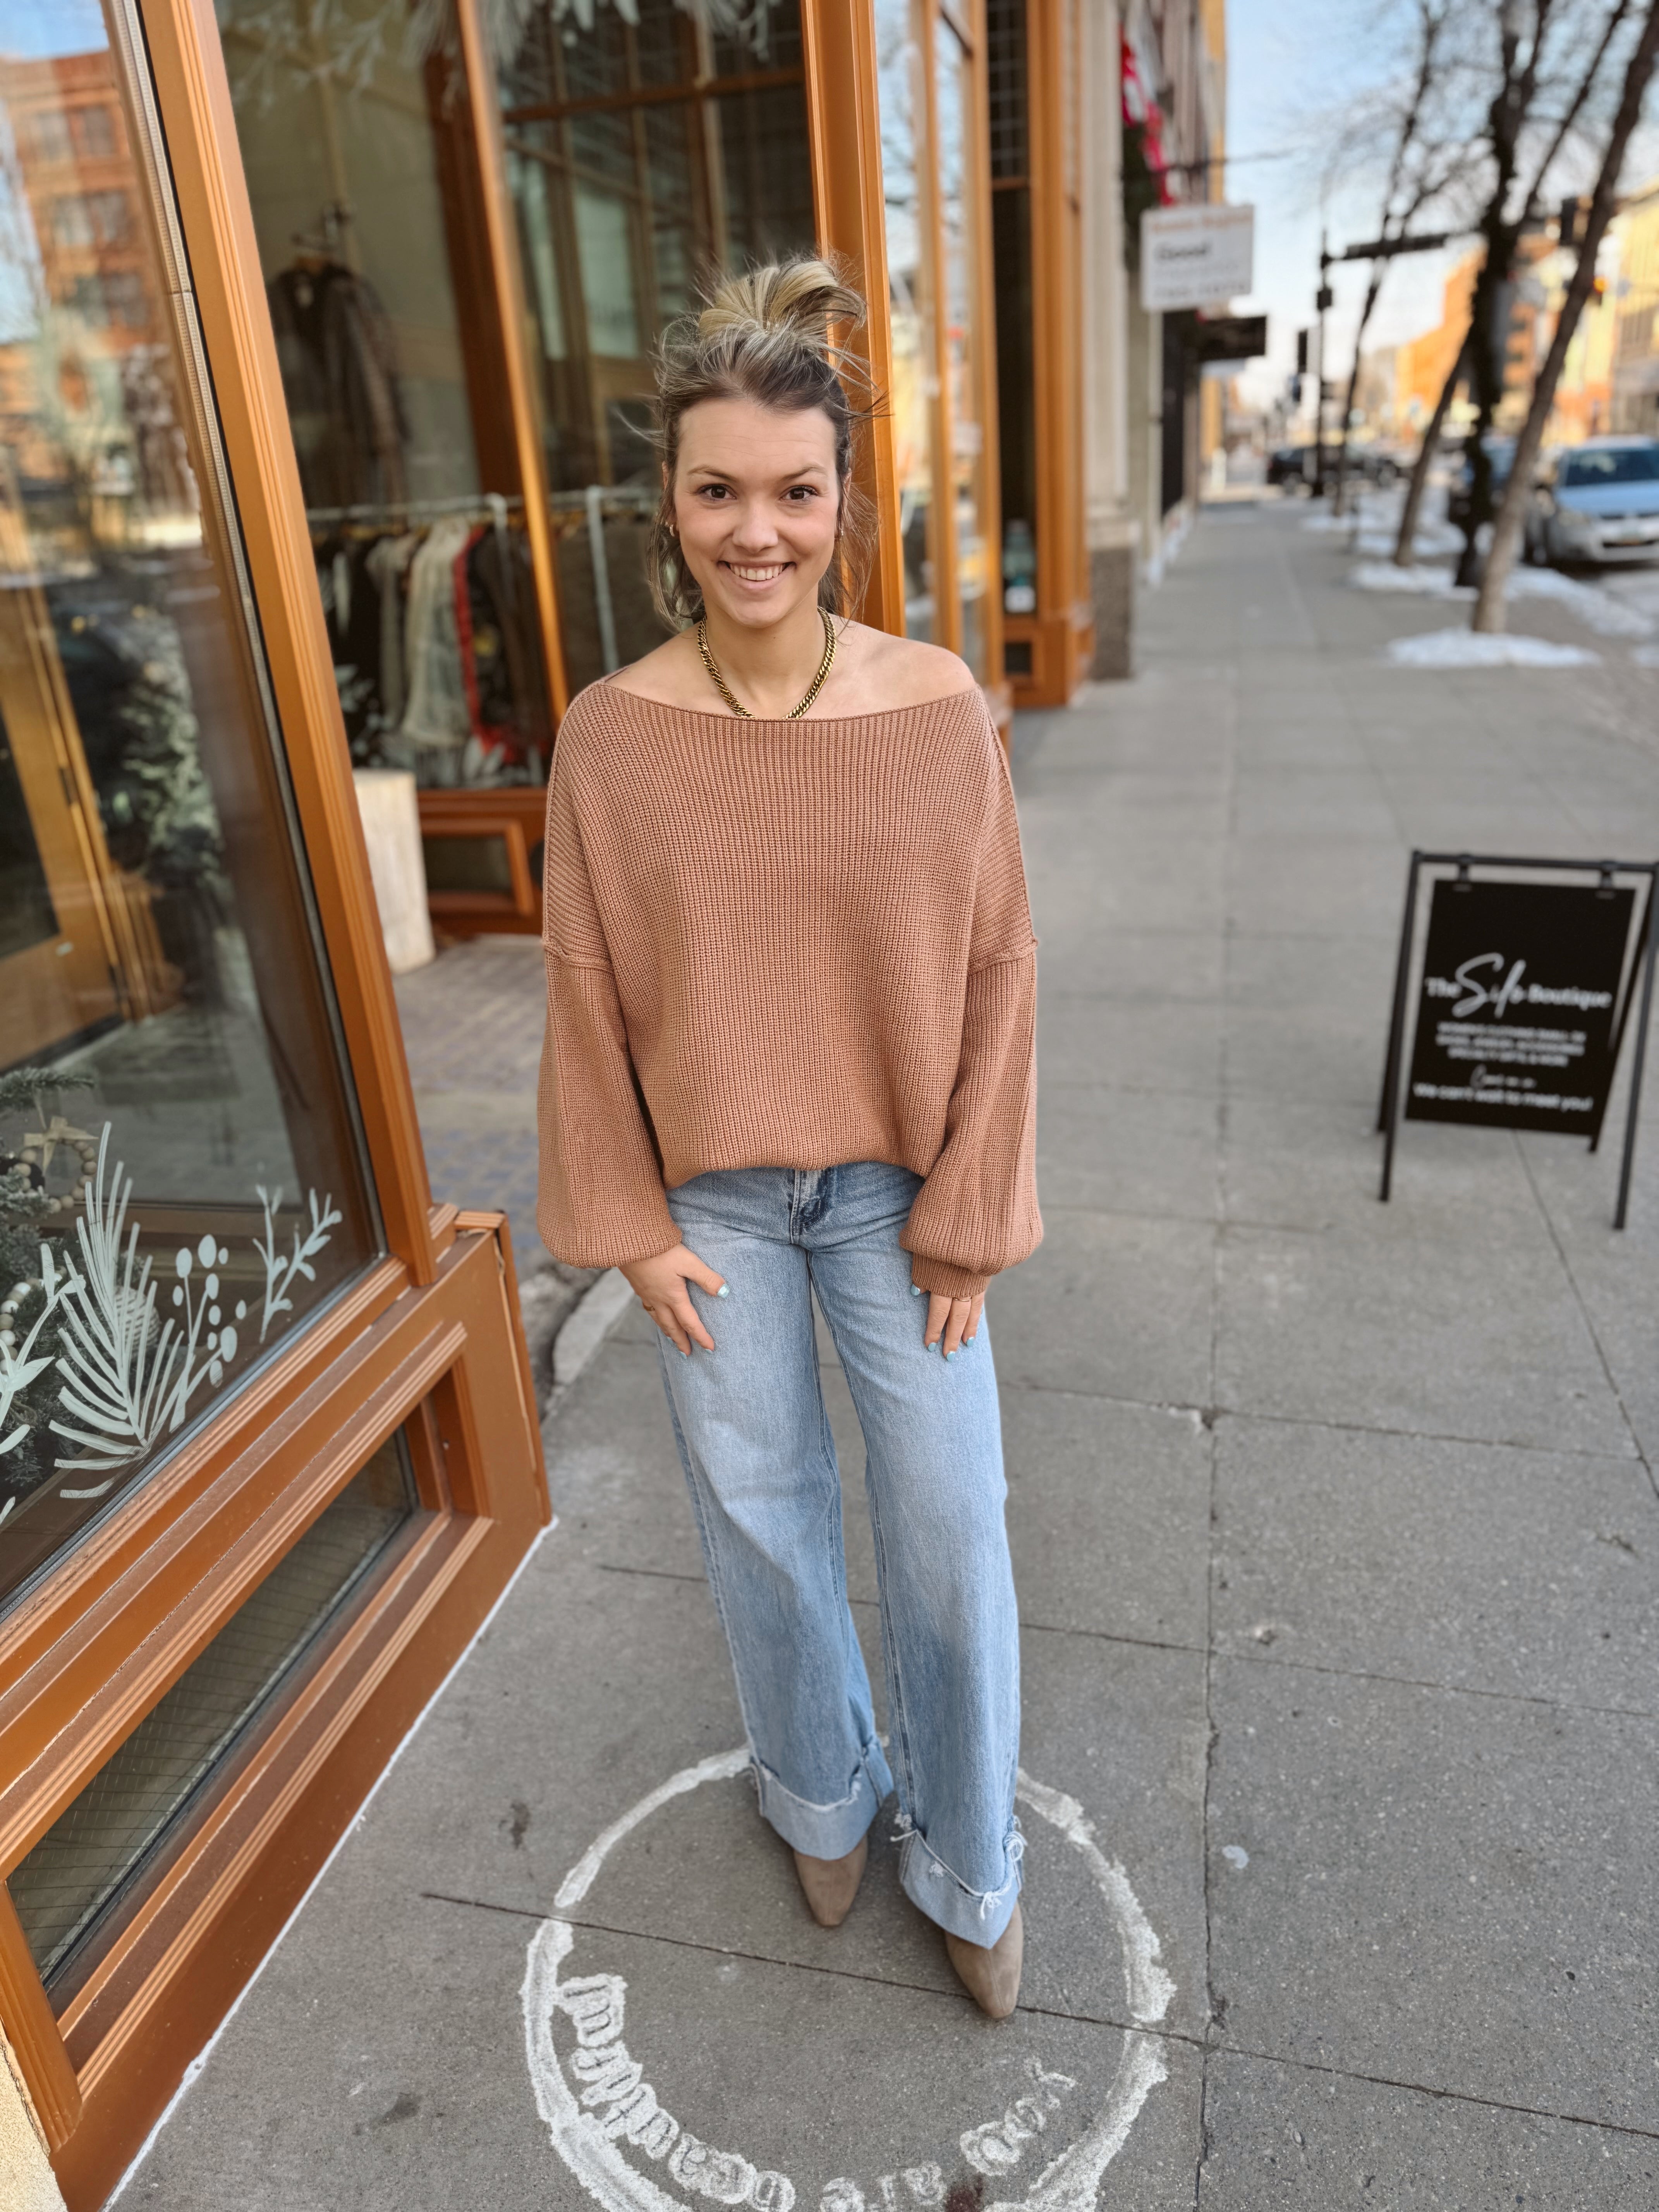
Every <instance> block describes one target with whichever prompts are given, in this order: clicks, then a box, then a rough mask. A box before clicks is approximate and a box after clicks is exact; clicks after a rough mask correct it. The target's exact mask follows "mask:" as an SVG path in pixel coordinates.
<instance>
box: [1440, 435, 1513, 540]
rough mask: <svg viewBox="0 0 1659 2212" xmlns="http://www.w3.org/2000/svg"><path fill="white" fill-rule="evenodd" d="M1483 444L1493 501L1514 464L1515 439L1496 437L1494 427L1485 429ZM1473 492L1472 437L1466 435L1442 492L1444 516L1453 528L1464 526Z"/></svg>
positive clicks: (1501, 494)
mask: <svg viewBox="0 0 1659 2212" xmlns="http://www.w3.org/2000/svg"><path fill="white" fill-rule="evenodd" d="M1486 458H1487V459H1489V460H1490V461H1491V463H1492V499H1493V501H1494V502H1496V501H1498V500H1499V499H1501V498H1502V497H1503V495H1504V485H1505V484H1506V483H1508V482H1509V480H1510V469H1511V468H1512V467H1513V466H1514V465H1515V441H1514V439H1513V438H1500V437H1499V436H1498V435H1497V434H1496V433H1495V432H1494V431H1490V430H1489V431H1488V432H1487V433H1486ZM1473 497H1474V439H1473V438H1466V439H1465V440H1464V441H1463V445H1462V452H1461V453H1459V455H1458V457H1457V460H1456V463H1455V466H1454V467H1453V470H1452V477H1451V483H1450V485H1449V488H1448V489H1447V492H1446V520H1447V521H1448V522H1449V523H1450V525H1451V526H1452V528H1453V529H1454V530H1465V529H1467V528H1468V520H1469V509H1470V501H1472V499H1473Z"/></svg>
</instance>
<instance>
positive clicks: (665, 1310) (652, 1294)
mask: <svg viewBox="0 0 1659 2212" xmlns="http://www.w3.org/2000/svg"><path fill="white" fill-rule="evenodd" d="M621 1272H622V1273H623V1275H624V1276H625V1277H626V1278H627V1281H628V1285H629V1289H630V1290H631V1291H633V1293H634V1295H635V1297H636V1298H637V1299H638V1300H639V1302H640V1304H641V1305H642V1306H643V1307H644V1308H645V1310H646V1311H647V1313H648V1314H649V1315H650V1316H651V1318H652V1320H653V1322H656V1324H657V1327H658V1328H659V1329H660V1330H661V1331H662V1333H663V1334H664V1335H665V1337H666V1338H667V1339H668V1340H669V1342H670V1343H671V1345H672V1346H673V1347H674V1349H675V1351H676V1352H680V1353H682V1354H683V1355H684V1357H685V1358H687V1359H689V1358H690V1357H691V1346H692V1345H693V1344H700V1345H702V1348H703V1350H704V1351H705V1352H712V1351H713V1350H714V1338H713V1337H712V1336H710V1334H708V1330H707V1329H706V1328H704V1327H703V1325H702V1322H700V1321H699V1320H698V1318H697V1310H696V1307H695V1306H694V1305H693V1304H692V1303H691V1295H690V1291H688V1290H687V1289H686V1287H685V1286H686V1285H687V1283H689V1282H690V1283H695V1284H696V1286H697V1288H698V1289H699V1290H700V1291H708V1294H709V1296H710V1297H716V1298H723V1297H725V1296H726V1284H725V1281H724V1279H722V1278H721V1277H720V1276H719V1275H717V1274H716V1273H714V1269H713V1268H712V1267H704V1266H703V1264H702V1261H701V1260H700V1259H698V1257H697V1255H696V1253H695V1252H688V1251H687V1249H685V1247H684V1244H677V1245H676V1246H675V1247H674V1249H673V1250H672V1251H671V1252H659V1253H658V1254H657V1255H656V1257H655V1258H654V1259H653V1260H634V1261H629V1264H628V1266H627V1267H623V1269H622V1270H621Z"/></svg>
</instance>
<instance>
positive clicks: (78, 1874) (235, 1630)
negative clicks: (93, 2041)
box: [9, 1436, 416, 1980]
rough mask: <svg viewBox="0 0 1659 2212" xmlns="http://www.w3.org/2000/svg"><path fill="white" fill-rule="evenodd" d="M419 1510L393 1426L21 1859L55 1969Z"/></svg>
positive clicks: (29, 1931)
mask: <svg viewBox="0 0 1659 2212" xmlns="http://www.w3.org/2000/svg"><path fill="white" fill-rule="evenodd" d="M415 1510H416V1501H415V1487H414V1482H413V1480H412V1477H411V1474H410V1466H409V1457H408V1451H407V1448H406V1447H405V1445H404V1441H403V1438H402V1437H401V1436H396V1437H392V1438H390V1439H389V1440H388V1441H387V1442H386V1443H384V1444H382V1445H381V1447H380V1450H379V1451H377V1452H376V1453H375V1455H374V1458H373V1459H372V1460H370V1462H368V1466H367V1467H365V1468H363V1469H362V1473H361V1474H357V1475H356V1477H354V1479H353V1480H351V1481H350V1482H349V1484H348V1485H347V1486H346V1487H345V1489H344V1490H343V1491H342V1492H341V1493H340V1495H339V1496H338V1497H337V1498H336V1499H335V1500H334V1503H333V1504H331V1506H329V1507H328V1508H327V1510H325V1512H324V1513H323V1514H322V1515H320V1516H319V1518H318V1519H317V1520H316V1521H314V1522H313V1523H312V1525H311V1527H310V1528H308V1529H307V1531H306V1533H305V1534H304V1535H303V1536H301V1539H300V1541H299V1542H298V1543H297V1544H295V1547H294V1548H293V1549H292V1551H290V1552H289V1553H288V1554H287V1556H286V1557H285V1558H284V1559H282V1560H281V1561H280V1562H279V1563H278V1565H276V1566H275V1567H273V1568H272V1570H271V1571H270V1574H269V1575H267V1576H266V1577H265V1579H264V1582H263V1583H260V1585H259V1587H258V1589H257V1590H255V1591H254V1593H253V1595H252V1596H251V1597H250V1598H249V1599H248V1600H247V1601H246V1603H245V1604H244V1605H243V1606H242V1607H240V1610H239V1611H238V1612H236V1613H234V1615H233V1616H232V1617H231V1619H230V1620H228V1621H227V1622H226V1623H225V1626H223V1627H222V1629H221V1630H220V1632H219V1633H218V1634H217V1636H216V1637H215V1638H214V1639H213V1641H212V1643H211V1644H209V1645H208V1647H207V1649H206V1650H205V1651H204V1652H202V1653H201V1654H200V1655H199V1656H198V1657H197V1659H196V1660H195V1661H193V1662H192V1663H191V1666H190V1667H189V1668H186V1670H185V1673H184V1674H181V1675H180V1676H179V1680H177V1681H176V1682H175V1683H174V1684H173V1687H172V1688H171V1689H170V1690H169V1691H168V1692H167V1695H166V1696H165V1697H164V1698H163V1699H161V1703H160V1705H157V1706H155V1709H154V1711H151V1712H150V1713H149V1714H148V1715H147V1716H146V1717H145V1718H144V1719H143V1720H142V1721H141V1722H140V1723H139V1724H138V1726H137V1728H136V1729H134V1730H133V1732H132V1734H131V1735H130V1736H129V1737H128V1738H127V1740H126V1741H125V1743H124V1744H122V1745H121V1747H120V1748H119V1749H118V1751H116V1752H115V1753H114V1754H113V1755H112V1757H111V1758H110V1759H108V1760H107V1761H106V1763H105V1765H103V1766H102V1767H101V1768H100V1770H99V1771H98V1773H97V1774H95V1775H94V1778H93V1779H92V1780H91V1781H90V1782H89V1783H88V1784H87V1786H86V1788H85V1789H84V1790H82V1792H81V1794H80V1796H78V1797H77V1798H76V1800H75V1802H74V1803H73V1804H72V1805H70V1806H69V1807H68V1808H67V1809H66V1810H65V1811H64V1812H63V1813H62V1814H59V1816H58V1819H57V1820H55V1821H54V1822H53V1824H52V1826H51V1827H50V1828H49V1829H48V1830H47V1831H46V1834H45V1835H44V1836H42V1838H40V1842H39V1843H38V1844H36V1845H35V1846H34V1849H33V1850H32V1851H31V1852H30V1853H29V1855H28V1857H27V1858H26V1859H24V1860H23V1861H22V1863H21V1865H19V1866H18V1867H17V1868H16V1869H15V1871H14V1872H13V1874H12V1875H11V1878H10V1882H9V1887H10V1890H11V1897H12V1902H13V1904H14V1905H15V1906H16V1907H17V1913H18V1917H19V1918H20V1919H21V1922H22V1923H23V1929H24V1932H25V1934H26V1935H27V1937H28V1940H29V1947H30V1948H31V1949H32V1950H33V1954H34V1959H35V1963H36V1965H37V1966H39V1967H40V1972H41V1976H42V1978H45V1979H48V1980H49V1979H51V1978H52V1977H53V1976H55V1975H59V1974H61V1973H62V1972H63V1970H64V1967H65V1966H67V1965H68V1964H69V1962H70V1959H71V1957H72V1956H73V1955H74V1954H76V1952H77V1951H78V1950H80V1949H81V1948H82V1947H83V1946H84V1945H85V1943H86V1942H87V1939H88V1937H89V1936H91V1935H92V1933H93V1931H94V1928H95V1926H96V1925H97V1924H98V1923H100V1921H101V1920H103V1919H104V1918H105V1917H106V1915H107V1914H108V1913H109V1912H110V1911H111V1910H112V1907H113V1906H114V1905H116V1904H117V1902H118V1900H119V1899H120V1898H121V1897H122V1896H123V1895H124V1894H125V1893H126V1892H127V1890H128V1889H129V1888H130V1887H131V1883H132V1881H134V1880H135V1878H136V1877H137V1875H138V1874H139V1872H140V1870H141V1869H142V1868H143V1866H144V1864H145V1863H146V1862H147V1861H149V1860H150V1859H151V1858H152V1857H153V1856H154V1854H155V1850H156V1849H157V1847H158V1846H159V1845H160V1844H161V1842H162V1840H163V1838H165V1837H166V1836H167V1833H168V1832H170V1831H171V1830H172V1829H173V1827H174V1826H175V1825H176V1823H177V1822H178V1821H179V1819H180V1818H181V1817H182V1815H183V1814H184V1813H185V1810H186V1809H187V1808H188V1806H189V1804H190V1802H191V1800H192V1798H194V1796H196V1794H197V1791H198V1790H200V1789H201V1788H202V1786H203V1785H204V1783H205V1782H206V1781H207V1780H208V1778H209V1777H210V1775H211V1774H212V1772H213V1771H214V1769H215V1768H216V1765H217V1764H218V1762H219V1761H220V1760H221V1759H222V1758H223V1757H224V1755H225V1753H227V1752H228V1750H229V1749H230V1747H231V1746H232V1744H233V1743H234V1741H235V1739H236V1738H237V1737H238V1736H239V1735H240V1734H241V1733H242V1731H243V1730H244V1729H246V1727H247V1725H248V1723H250V1722H251V1721H252V1719H253V1717H254V1716H255V1715H256V1714H257V1713H258V1711H259V1710H260V1709H261V1707H263V1706H264V1704H265V1703H266V1701H267V1699H269V1698H270V1696H271V1694H272V1693H273V1692H274V1691H275V1690H276V1687H277V1686H278V1684H279V1683H280V1682H281V1681H282V1680H283V1677H284V1676H285V1675H286V1674H288V1673H289V1669H290V1668H292V1667H293V1666H294V1664H295V1662H296V1661H297V1660H298V1659H299V1658H300V1656H301V1654H302V1653H303V1652H304V1651H305V1650H306V1649H307V1646H308V1645H309V1644H311V1643H312V1642H313V1639H314V1638H316V1636H317V1634H318V1633H319V1631H320V1630H321V1629H322V1628H323V1626H325V1623H326V1622H327V1621H328V1620H330V1619H331V1618H332V1616H333V1615H334V1614H335V1613H336V1612H337V1610H338V1608H339V1607H340V1606H341V1605H342V1604H343V1602H344V1601H345V1599H346V1597H347V1595H349V1592H350V1591H351V1590H352V1589H354V1588H355V1587H356V1585H357V1583H360V1582H361V1581H362V1577H363V1576H364V1574H365V1573H366V1572H367V1571H368V1568H369V1567H370V1566H371V1565H373V1563H374V1560H375V1559H378V1558H379V1557H380V1553H382V1552H383V1551H384V1550H385V1548H386V1545H387V1544H388V1543H389V1542H390V1541H391V1540H392V1537H393V1536H394V1535H395V1534H396V1533H397V1531H398V1529H399V1528H401V1527H402V1526H403V1525H404V1522H407V1521H408V1520H409V1519H410V1516H411V1515H412V1514H413V1513H414V1511H415Z"/></svg>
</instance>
